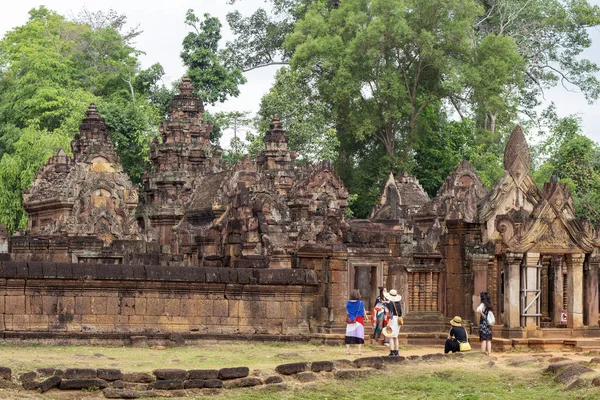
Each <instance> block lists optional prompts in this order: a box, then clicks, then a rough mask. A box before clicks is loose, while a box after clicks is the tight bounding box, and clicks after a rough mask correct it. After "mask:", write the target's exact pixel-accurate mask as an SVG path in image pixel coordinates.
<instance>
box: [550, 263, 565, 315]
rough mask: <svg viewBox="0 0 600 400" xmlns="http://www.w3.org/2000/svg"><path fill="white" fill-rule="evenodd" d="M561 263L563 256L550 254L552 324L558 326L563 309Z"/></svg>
mask: <svg viewBox="0 0 600 400" xmlns="http://www.w3.org/2000/svg"><path fill="white" fill-rule="evenodd" d="M563 263H564V256H562V255H560V256H558V255H556V256H552V270H553V271H554V283H553V284H554V296H553V298H552V304H553V307H552V322H553V325H554V326H560V318H561V314H562V309H563V284H564V282H563Z"/></svg>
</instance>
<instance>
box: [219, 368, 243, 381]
mask: <svg viewBox="0 0 600 400" xmlns="http://www.w3.org/2000/svg"><path fill="white" fill-rule="evenodd" d="M249 373H250V369H249V368H248V367H234V368H221V369H220V370H219V379H221V380H226V379H237V378H245V377H247V376H248V374H249Z"/></svg>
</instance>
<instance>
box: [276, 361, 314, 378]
mask: <svg viewBox="0 0 600 400" xmlns="http://www.w3.org/2000/svg"><path fill="white" fill-rule="evenodd" d="M307 370H308V363H306V362H299V363H291V364H281V365H278V366H277V367H275V371H276V372H277V373H279V374H281V375H293V374H297V373H299V372H304V371H307Z"/></svg>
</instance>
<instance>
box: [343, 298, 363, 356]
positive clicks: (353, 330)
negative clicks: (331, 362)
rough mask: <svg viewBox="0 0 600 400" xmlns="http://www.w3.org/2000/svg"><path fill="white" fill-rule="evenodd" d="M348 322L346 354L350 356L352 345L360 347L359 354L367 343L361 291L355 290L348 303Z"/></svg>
mask: <svg viewBox="0 0 600 400" xmlns="http://www.w3.org/2000/svg"><path fill="white" fill-rule="evenodd" d="M346 312H347V313H348V321H347V324H346V354H350V345H351V344H357V345H358V354H360V350H361V348H362V345H363V344H364V343H365V322H364V318H365V314H366V313H365V303H363V302H362V300H361V299H360V291H359V290H358V289H354V290H353V291H352V293H351V294H350V300H348V301H347V302H346Z"/></svg>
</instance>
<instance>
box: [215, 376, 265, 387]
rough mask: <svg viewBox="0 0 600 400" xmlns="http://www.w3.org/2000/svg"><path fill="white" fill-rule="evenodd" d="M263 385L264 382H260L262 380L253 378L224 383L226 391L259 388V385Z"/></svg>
mask: <svg viewBox="0 0 600 400" xmlns="http://www.w3.org/2000/svg"><path fill="white" fill-rule="evenodd" d="M262 383H263V382H262V381H261V380H260V378H257V377H254V376H251V377H247V378H241V379H233V380H229V381H225V382H223V387H224V388H226V389H233V388H241V387H252V386H258V385H262Z"/></svg>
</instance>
